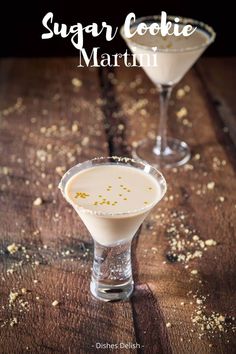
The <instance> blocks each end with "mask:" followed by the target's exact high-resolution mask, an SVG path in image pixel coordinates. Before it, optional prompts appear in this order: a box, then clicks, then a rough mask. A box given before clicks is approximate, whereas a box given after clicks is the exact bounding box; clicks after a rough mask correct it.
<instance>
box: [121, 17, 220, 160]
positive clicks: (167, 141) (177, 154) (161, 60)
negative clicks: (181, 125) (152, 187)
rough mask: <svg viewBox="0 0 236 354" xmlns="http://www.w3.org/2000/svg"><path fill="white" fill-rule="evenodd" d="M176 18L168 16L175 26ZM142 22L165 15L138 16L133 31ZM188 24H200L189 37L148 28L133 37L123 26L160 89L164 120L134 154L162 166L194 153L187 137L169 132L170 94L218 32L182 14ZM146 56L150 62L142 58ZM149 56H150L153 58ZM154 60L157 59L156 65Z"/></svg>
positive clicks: (158, 19)
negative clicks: (149, 30)
mask: <svg viewBox="0 0 236 354" xmlns="http://www.w3.org/2000/svg"><path fill="white" fill-rule="evenodd" d="M175 20H176V17H174V16H168V17H167V21H170V22H171V24H172V26H173V25H174V24H175ZM140 23H145V24H146V25H147V26H150V25H151V24H152V23H157V24H160V23H161V17H160V16H149V17H141V18H138V19H136V20H135V21H134V22H133V23H132V24H131V28H130V31H131V33H132V31H133V32H134V31H135V30H136V29H137V27H138V25H139V24H140ZM186 24H190V25H192V26H193V27H196V28H197V29H196V31H195V32H194V33H193V34H191V35H190V36H189V37H184V36H183V35H181V36H179V37H176V36H173V35H171V36H170V35H167V36H165V37H162V36H161V34H159V33H158V34H156V35H151V34H150V33H149V32H146V33H145V34H144V35H139V34H137V33H136V34H135V35H134V36H133V37H132V38H127V37H126V36H125V33H124V26H123V27H122V28H121V35H122V37H123V38H124V40H125V41H126V43H127V45H128V46H129V48H130V50H131V51H132V52H133V53H134V54H136V57H137V59H138V61H139V62H140V65H141V66H142V67H143V69H144V70H145V72H146V74H147V75H148V76H149V78H150V79H151V80H152V81H153V83H154V84H155V86H156V87H157V88H158V90H159V93H160V120H159V129H158V133H157V136H156V138H155V139H154V140H142V141H141V142H139V144H138V146H137V148H136V149H135V150H134V151H133V155H134V157H135V158H140V159H142V160H145V161H148V162H149V163H151V164H153V165H155V166H159V167H174V166H180V165H183V164H184V163H186V162H187V161H188V160H189V158H190V156H191V155H190V149H189V147H188V145H187V144H186V143H185V142H184V141H181V140H178V139H175V138H171V137H168V136H167V119H168V115H167V110H168V104H169V98H170V95H171V91H172V88H173V86H174V85H175V84H176V83H178V82H179V81H180V80H181V79H182V77H183V76H184V75H185V74H186V72H187V71H188V70H189V69H190V68H191V67H192V65H193V64H194V63H195V62H196V61H197V59H198V58H199V57H200V56H201V54H202V53H203V52H204V50H205V49H206V48H207V47H208V46H209V45H210V44H211V43H212V42H213V41H214V39H215V32H214V31H213V29H212V28H211V27H209V26H208V25H206V24H204V23H202V22H199V21H196V20H193V19H188V18H179V22H178V25H179V26H180V28H181V27H183V26H185V25H186ZM142 57H144V59H145V60H146V62H144V61H143V60H142ZM147 58H149V59H150V61H149V62H148V60H147ZM152 61H154V62H155V66H154V65H153V63H152Z"/></svg>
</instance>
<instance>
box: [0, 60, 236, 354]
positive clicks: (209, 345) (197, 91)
mask: <svg viewBox="0 0 236 354" xmlns="http://www.w3.org/2000/svg"><path fill="white" fill-rule="evenodd" d="M77 64H78V63H77V60H76V59H70V58H68V59H4V60H1V62H0V110H1V112H0V159H1V162H0V166H1V167H0V172H1V176H0V181H1V182H0V183H1V194H0V198H1V199H0V203H1V204H0V225H1V233H0V240H1V246H0V259H1V282H0V284H1V288H0V305H1V316H0V321H1V322H0V326H1V327H0V352H1V353H4V354H5V353H9V354H10V353H11V354H13V353H27V352H29V353H96V352H102V353H108V352H111V349H98V348H97V347H99V346H102V345H103V346H106V345H107V343H108V344H117V346H118V347H119V349H117V350H116V351H114V352H119V353H136V352H137V353H139V352H140V353H141V352H143V353H168V354H169V353H177V354H184V353H186V354H187V353H197V354H198V353H199V354H207V353H233V352H234V351H235V347H236V341H235V320H234V316H235V290H236V282H235V274H236V257H235V250H234V247H235V228H236V220H235V213H236V198H235V196H236V179H235V167H236V157H235V147H234V144H233V142H232V141H233V140H232V139H231V138H233V139H235V138H236V120H235V117H236V103H235V102H236V100H235V92H236V84H235V82H236V74H235V66H236V59H235V58H221V59H214V58H213V59H202V60H200V61H199V63H198V64H197V66H196V67H195V68H194V69H192V70H191V71H190V72H189V73H188V74H187V75H186V76H185V77H184V79H183V80H182V81H181V83H180V84H179V85H178V86H177V87H176V88H175V90H174V93H173V96H172V101H171V107H170V120H169V132H170V134H172V135H174V136H176V137H180V138H183V139H184V140H185V141H186V142H187V143H188V144H189V145H190V146H191V149H192V156H193V157H192V159H191V160H190V162H189V163H188V164H187V165H186V166H185V167H180V168H178V169H173V170H166V171H164V174H165V176H166V179H167V182H168V193H167V196H166V198H165V199H164V200H163V201H162V202H161V203H160V205H158V206H157V207H156V209H155V210H154V211H153V212H152V214H151V215H150V216H149V217H148V218H147V220H146V221H145V222H144V224H143V226H142V228H141V230H140V232H139V233H138V235H137V236H136V238H135V240H134V243H133V251H134V252H133V273H134V279H135V284H136V287H135V292H134V295H133V297H132V298H131V299H130V301H127V302H123V303H122V302H120V303H102V302H99V301H97V300H95V299H94V298H92V296H91V295H90V291H89V282H90V272H91V266H92V258H93V255H92V252H93V244H92V240H91V238H90V236H89V234H88V232H87V230H86V229H85V227H84V226H83V224H82V222H81V221H80V219H79V218H78V216H77V215H76V214H75V212H74V211H73V210H72V208H71V207H70V206H69V205H68V204H67V203H66V202H65V200H64V199H63V198H62V196H61V194H60V192H59V190H58V189H57V185H58V182H59V180H60V177H61V175H62V174H63V172H64V171H65V170H66V169H68V168H69V167H70V166H72V165H74V164H76V163H78V162H81V161H84V160H86V159H90V158H92V157H95V156H102V155H103V156H107V155H111V154H112V155H126V156H129V155H130V154H131V149H132V146H135V144H136V143H137V141H139V140H140V139H141V138H143V137H145V136H149V137H151V136H152V135H153V134H154V133H155V131H156V126H157V120H156V118H157V117H158V95H157V93H156V90H155V89H154V87H153V85H152V83H151V82H150V81H149V79H148V78H147V77H146V75H145V74H144V73H143V72H142V70H141V69H137V68H136V69H134V68H129V69H127V68H120V69H116V70H113V71H109V70H107V69H101V70H97V69H86V68H84V69H77V67H76V66H77ZM186 85H187V86H186ZM184 87H185V91H184V96H183V97H182V98H177V97H176V94H177V95H181V92H182V94H183V91H178V90H179V89H180V88H184ZM189 88H190V92H187V91H188V89H189ZM183 107H184V108H186V109H184V110H183V109H182V113H183V111H184V112H185V115H184V114H182V115H181V113H176V112H179V111H180V110H181V108H183ZM230 136H231V138H230ZM235 140H236V139H235ZM38 198H41V199H38ZM36 200H37V201H36ZM35 204H36V205H35ZM205 241H207V242H205ZM14 244H15V245H14ZM99 343H100V344H99ZM120 343H121V344H120ZM122 343H123V344H122ZM122 345H123V346H124V345H127V347H129V348H127V349H125V348H122ZM139 347H140V348H139Z"/></svg>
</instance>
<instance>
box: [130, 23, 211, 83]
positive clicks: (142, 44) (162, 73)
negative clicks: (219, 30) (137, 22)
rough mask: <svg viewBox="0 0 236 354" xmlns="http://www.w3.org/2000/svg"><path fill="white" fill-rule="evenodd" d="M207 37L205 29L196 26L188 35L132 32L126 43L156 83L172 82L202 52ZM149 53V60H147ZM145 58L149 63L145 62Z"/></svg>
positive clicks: (189, 66)
mask: <svg viewBox="0 0 236 354" xmlns="http://www.w3.org/2000/svg"><path fill="white" fill-rule="evenodd" d="M182 27H183V26H182ZM208 38H209V37H208V35H207V34H206V33H205V32H203V31H202V30H201V29H198V28H197V29H196V30H195V32H194V33H193V34H191V35H190V36H188V37H184V36H183V35H180V36H179V37H176V36H174V35H171V36H169V35H167V36H165V37H163V36H162V35H161V34H160V33H158V34H156V35H151V34H150V32H146V33H145V34H144V35H142V36H140V35H138V34H135V35H134V37H132V40H130V41H128V42H127V43H128V45H129V47H130V49H131V50H132V51H133V52H134V53H135V54H136V55H137V59H139V58H140V62H141V63H142V64H143V65H142V66H143V69H144V70H145V71H146V73H147V75H148V76H149V77H150V79H151V80H152V81H153V82H154V84H155V85H160V84H162V85H174V84H175V83H176V82H179V81H180V80H181V79H182V77H183V76H184V75H185V74H186V72H187V71H188V70H189V68H191V66H192V65H193V64H194V63H195V62H196V60H197V59H198V58H199V57H200V55H201V54H202V53H203V51H204V50H205V46H206V45H207V42H208ZM188 49H191V50H188ZM149 56H150V59H151V60H150V62H149V63H148V57H149ZM145 62H146V64H150V65H145ZM154 64H155V65H154Z"/></svg>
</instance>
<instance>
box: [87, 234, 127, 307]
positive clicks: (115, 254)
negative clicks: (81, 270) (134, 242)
mask: <svg viewBox="0 0 236 354" xmlns="http://www.w3.org/2000/svg"><path fill="white" fill-rule="evenodd" d="M90 289H91V292H92V294H93V295H94V296H95V297H96V298H98V299H100V300H104V301H117V300H124V299H127V298H128V297H129V296H130V295H131V293H132V291H133V278H132V268H131V240H130V241H128V242H125V243H120V244H116V245H114V246H109V247H108V246H103V245H100V244H99V243H98V242H96V241H94V260H93V271H92V280H91V283H90Z"/></svg>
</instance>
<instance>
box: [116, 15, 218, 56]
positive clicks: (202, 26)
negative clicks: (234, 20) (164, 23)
mask: <svg viewBox="0 0 236 354" xmlns="http://www.w3.org/2000/svg"><path fill="white" fill-rule="evenodd" d="M176 17H178V18H179V19H180V22H179V23H178V24H179V25H181V24H184V25H187V24H191V25H196V26H197V27H198V28H199V29H200V30H201V31H203V32H204V33H206V34H207V36H208V40H207V42H206V43H202V44H201V45H198V46H192V47H186V48H182V49H181V48H162V49H161V48H160V49H159V48H157V53H184V52H192V51H195V50H198V49H201V48H206V47H207V46H209V45H210V44H211V43H213V42H214V40H215V37H216V33H215V31H214V30H213V28H212V27H211V26H209V25H207V24H205V23H204V22H201V21H198V20H194V19H192V18H187V17H181V16H167V20H169V21H172V22H174V19H175V18H176ZM147 20H153V22H155V21H156V22H160V20H161V16H160V15H154V16H144V17H139V18H137V19H136V20H135V21H134V22H133V24H134V25H135V23H137V24H138V23H140V22H145V21H147ZM123 29H124V25H122V27H121V29H120V34H121V36H122V37H123V39H124V40H125V41H126V42H131V43H132V44H133V45H135V46H136V47H139V48H143V49H147V50H150V47H149V46H145V45H142V44H139V43H136V42H135V41H134V40H132V38H127V37H125V35H124V31H123Z"/></svg>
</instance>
